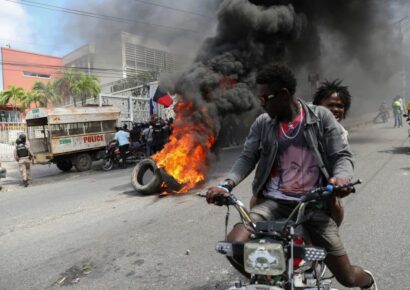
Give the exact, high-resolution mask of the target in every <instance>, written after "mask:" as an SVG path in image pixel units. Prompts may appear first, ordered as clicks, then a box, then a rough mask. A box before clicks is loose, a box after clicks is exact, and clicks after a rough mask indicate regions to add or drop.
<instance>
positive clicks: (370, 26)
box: [175, 0, 398, 134]
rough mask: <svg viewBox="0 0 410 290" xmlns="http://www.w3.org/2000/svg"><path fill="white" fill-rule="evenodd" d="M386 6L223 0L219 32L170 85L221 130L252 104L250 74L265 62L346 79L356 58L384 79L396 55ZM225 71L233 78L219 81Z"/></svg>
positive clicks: (335, 0)
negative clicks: (228, 83) (225, 122)
mask: <svg viewBox="0 0 410 290" xmlns="http://www.w3.org/2000/svg"><path fill="white" fill-rule="evenodd" d="M387 11H388V7H387V6H386V4H384V3H382V1H380V2H379V1H372V0H360V1H354V0H352V1H346V0H332V1H328V0H312V1H306V0H288V1H285V0H224V1H221V2H220V6H219V9H218V13H217V15H218V17H217V20H218V26H217V33H216V35H215V36H214V37H211V38H208V39H206V40H205V42H204V43H203V45H202V47H201V49H200V51H199V53H198V55H197V57H196V60H195V62H194V64H193V65H192V66H191V67H190V68H189V69H188V70H187V71H186V72H185V73H183V75H182V76H181V77H180V78H179V80H178V81H177V82H176V83H175V91H176V92H177V93H178V94H180V95H181V96H182V98H183V99H184V100H185V101H190V102H193V103H194V105H195V107H197V108H202V107H206V108H207V112H208V114H211V115H212V118H213V119H214V120H215V124H214V126H215V127H214V130H215V133H216V134H218V133H219V130H220V129H221V122H223V119H224V118H226V117H227V116H228V115H230V114H234V115H239V114H241V113H243V112H249V111H251V110H253V109H254V108H256V107H257V105H256V100H255V97H254V95H253V91H254V87H255V76H256V73H257V71H258V70H260V69H261V68H262V67H263V66H265V65H267V64H271V63H274V62H282V63H286V64H288V65H289V66H290V67H291V68H292V69H293V70H294V71H302V70H304V71H308V72H310V71H312V72H315V73H319V74H320V75H321V76H322V77H323V76H325V77H326V76H333V75H336V76H337V77H338V78H342V79H345V75H349V73H348V65H347V64H352V63H353V64H357V65H358V66H359V67H360V69H361V70H362V71H364V72H365V74H366V76H363V79H373V80H377V81H380V80H382V79H387V78H389V77H390V76H391V75H392V74H393V73H394V72H395V71H397V63H398V60H397V58H396V56H397V55H398V54H397V43H395V41H394V39H393V37H392V33H391V32H392V30H393V28H392V26H391V25H390V23H391V22H392V17H391V15H390V14H389V13H388V12H387ZM349 69H350V68H349ZM226 79H229V80H232V82H233V83H235V84H236V85H234V86H230V87H229V86H228V87H226V86H224V85H221V83H222V84H223V83H225V80H226ZM308 97H309V96H308ZM186 118H187V119H188V120H190V121H194V122H195V121H199V122H201V121H203V118H202V117H200V118H199V120H193V119H192V118H193V116H186ZM245 127H246V126H245ZM242 129H244V127H243V126H242Z"/></svg>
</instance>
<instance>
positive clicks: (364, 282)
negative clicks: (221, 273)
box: [207, 65, 377, 290]
mask: <svg viewBox="0 0 410 290" xmlns="http://www.w3.org/2000/svg"><path fill="white" fill-rule="evenodd" d="M295 91H296V79H295V77H294V75H293V73H292V72H291V71H290V70H289V69H288V68H287V67H285V66H281V65H272V66H270V67H269V68H266V69H264V70H263V71H261V72H259V73H258V77H257V96H258V98H259V100H260V103H261V105H262V107H263V108H264V109H265V110H266V112H267V113H266V114H263V115H261V116H259V117H258V118H257V120H256V121H255V122H254V123H253V125H252V127H251V129H250V133H249V135H248V138H247V140H246V143H245V145H244V149H243V151H242V153H241V155H240V157H239V159H238V160H237V161H236V162H235V164H234V165H233V167H232V169H231V172H230V173H229V175H228V176H227V178H226V180H225V182H224V183H222V184H220V185H219V186H216V187H211V188H209V189H208V191H207V201H208V203H214V204H217V202H215V196H217V195H228V194H229V192H230V191H231V190H232V189H233V187H235V186H236V185H237V184H238V183H239V182H241V181H242V180H243V179H245V178H246V177H247V176H248V175H249V174H250V173H251V172H252V171H253V169H254V168H255V166H256V164H258V166H257V169H256V172H255V178H254V182H253V184H252V190H253V198H254V199H257V200H258V202H257V205H256V206H254V207H253V208H252V210H251V213H250V214H251V217H252V219H253V220H254V221H263V220H272V219H277V218H286V217H287V216H288V215H289V212H290V211H292V210H293V208H294V207H295V206H296V205H297V203H298V201H299V200H300V199H301V198H302V197H303V195H304V193H306V192H308V191H309V190H310V189H312V188H315V187H317V186H320V185H323V184H325V183H327V182H329V183H331V184H333V185H344V184H348V183H349V181H350V180H351V179H352V178H353V161H352V154H351V152H350V149H349V146H348V144H347V143H346V142H343V140H342V134H343V132H342V130H341V129H340V126H339V125H338V123H337V121H336V119H335V117H334V116H333V115H332V113H331V112H330V111H329V110H328V109H326V108H323V107H318V106H314V105H307V104H306V103H304V102H303V101H301V100H298V99H297V98H296V97H295V96H294V93H295ZM350 193H351V190H349V189H345V190H341V191H339V192H337V195H338V196H339V197H341V198H342V197H345V196H347V195H349V194H350ZM307 212H308V215H309V220H308V221H307V222H306V223H305V228H306V230H307V231H308V233H309V234H310V238H311V240H312V242H313V244H314V245H316V246H319V247H322V248H325V249H326V250H327V252H328V255H327V257H326V260H325V263H326V265H327V266H328V268H329V269H330V270H331V271H332V273H333V274H334V275H335V277H336V279H337V280H338V281H339V283H341V284H342V285H344V286H346V287H361V289H373V290H377V286H376V283H375V280H374V277H373V275H372V274H371V273H370V272H368V271H365V270H363V269H362V268H360V267H358V266H353V265H351V264H350V261H349V258H348V256H347V253H346V251H345V249H344V247H343V244H342V241H341V239H340V237H339V230H338V227H337V225H336V223H335V221H334V220H333V219H332V218H331V217H330V216H329V214H328V213H327V210H326V204H318V206H316V207H313V208H310V209H308V211H307ZM249 239H250V234H249V232H248V231H247V229H246V228H245V227H244V226H243V224H237V225H236V226H235V227H234V228H233V230H232V231H231V232H230V234H229V235H228V240H229V241H231V242H235V241H237V242H246V241H248V240H249ZM231 262H232V261H231ZM233 265H234V266H235V267H236V268H238V269H239V270H240V271H241V270H242V269H241V267H239V266H238V263H237V262H235V261H233ZM241 272H242V271H241Z"/></svg>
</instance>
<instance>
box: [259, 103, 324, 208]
mask: <svg viewBox="0 0 410 290" xmlns="http://www.w3.org/2000/svg"><path fill="white" fill-rule="evenodd" d="M303 115H304V112H303V110H302V111H301V113H300V114H299V116H298V117H297V118H296V119H295V120H294V121H293V122H290V123H287V124H280V125H279V129H278V132H277V141H278V152H277V157H276V161H275V164H274V165H273V168H272V171H271V179H270V180H269V181H268V183H267V185H266V190H265V192H264V194H265V196H270V197H273V198H279V199H287V200H298V199H299V198H300V197H301V196H302V195H303V194H305V193H306V192H308V191H310V190H311V189H312V188H314V187H316V186H317V185H318V184H319V179H320V170H319V166H318V163H317V160H316V157H315V156H314V154H313V153H312V152H311V151H310V149H309V147H308V145H307V143H306V140H305V137H304V135H303V126H304V123H305V122H304V118H303Z"/></svg>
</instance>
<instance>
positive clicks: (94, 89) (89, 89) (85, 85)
mask: <svg viewBox="0 0 410 290" xmlns="http://www.w3.org/2000/svg"><path fill="white" fill-rule="evenodd" d="M73 92H74V94H75V95H76V96H77V97H79V99H80V100H81V104H82V105H83V106H84V105H85V104H86V102H87V99H90V98H94V100H95V99H96V98H97V97H98V94H99V93H100V92H101V88H100V84H99V82H98V79H97V78H96V77H95V76H92V75H85V74H81V75H80V79H78V80H77V81H76V82H75V83H74V87H73Z"/></svg>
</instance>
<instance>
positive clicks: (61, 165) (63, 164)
mask: <svg viewBox="0 0 410 290" xmlns="http://www.w3.org/2000/svg"><path fill="white" fill-rule="evenodd" d="M56 166H57V168H58V169H60V170H61V171H63V172H68V171H70V170H71V168H73V162H71V160H69V159H61V160H58V161H57V162H56Z"/></svg>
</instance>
